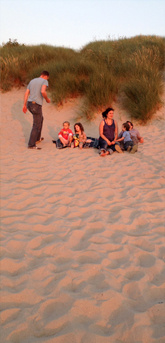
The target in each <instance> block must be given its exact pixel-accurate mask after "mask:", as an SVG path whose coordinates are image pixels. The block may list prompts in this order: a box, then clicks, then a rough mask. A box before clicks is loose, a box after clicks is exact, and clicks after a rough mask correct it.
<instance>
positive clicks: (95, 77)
mask: <svg viewBox="0 0 165 343" xmlns="http://www.w3.org/2000/svg"><path fill="white" fill-rule="evenodd" d="M0 59H1V64H0V65H1V89H2V90H3V91H8V90H10V89H11V88H12V87H13V86H18V87H20V86H22V85H26V84H27V83H28V82H29V81H30V80H31V79H32V78H33V77H38V76H39V74H40V72H41V71H42V70H48V71H49V73H50V80H49V85H50V87H49V89H50V92H51V98H52V101H53V102H54V103H55V104H59V103H63V101H64V100H66V99H68V98H71V97H77V96H83V97H84V104H83V107H82V109H81V111H82V112H83V114H84V115H86V116H87V117H88V118H89V119H92V116H93V114H94V113H95V112H96V111H98V110H102V109H104V108H105V107H106V106H110V105H111V103H112V101H115V100H116V99H117V96H120V99H121V100H122V105H123V108H124V109H126V110H127V112H128V114H129V115H130V117H132V118H136V119H138V120H139V121H141V122H143V123H145V122H147V120H148V119H150V118H151V117H152V114H153V113H154V112H155V110H156V109H157V108H159V107H160V106H161V94H162V92H163V78H162V75H163V71H164V63H165V39H164V38H161V37H156V36H137V37H134V38H130V39H119V40H116V41H110V40H106V41H96V42H92V43H89V44H87V45H86V46H84V47H83V49H81V50H80V51H74V50H72V49H68V48H60V47H53V46H48V45H39V46H25V45H20V44H18V43H17V41H14V42H11V41H9V42H8V43H6V44H5V45H4V46H3V47H0Z"/></svg>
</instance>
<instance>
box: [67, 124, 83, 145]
mask: <svg viewBox="0 0 165 343" xmlns="http://www.w3.org/2000/svg"><path fill="white" fill-rule="evenodd" d="M74 131H75V135H73V142H72V143H71V148H76V147H77V146H79V148H80V149H82V148H83V146H84V144H85V143H86V142H87V136H86V134H85V132H84V127H83V125H82V124H81V123H76V124H75V125H74Z"/></svg>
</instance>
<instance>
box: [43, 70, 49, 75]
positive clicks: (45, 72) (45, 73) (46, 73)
mask: <svg viewBox="0 0 165 343" xmlns="http://www.w3.org/2000/svg"><path fill="white" fill-rule="evenodd" d="M41 75H43V76H49V72H48V71H46V70H43V71H42V73H41Z"/></svg>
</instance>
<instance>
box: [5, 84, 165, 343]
mask: <svg viewBox="0 0 165 343" xmlns="http://www.w3.org/2000/svg"><path fill="white" fill-rule="evenodd" d="M23 94H24V89H21V90H19V91H18V90H13V91H11V92H9V93H5V94H1V163H2V167H1V217H2V222H1V223H2V224H1V226H2V230H1V241H2V248H1V289H2V291H1V304H0V310H1V312H0V314H1V343H5V342H6V343H8V342H11V343H42V342H44V343H164V342H165V327H164V325H163V324H164V318H165V265H164V258H165V247H164V234H165V229H164V222H165V221H164V219H165V218H164V214H165V212H164V205H165V203H164V193H165V192H164V188H163V187H164V184H165V183H164V169H163V167H164V145H163V144H164V142H163V137H164V132H165V130H164V129H165V125H164V120H163V119H162V118H159V115H161V116H162V113H163V109H162V110H161V112H160V113H157V114H156V116H155V119H154V120H153V121H152V122H151V123H149V124H148V125H147V126H142V127H138V126H136V127H137V128H138V129H139V131H140V133H141V135H142V136H143V137H144V144H143V145H142V144H141V145H139V150H138V152H137V153H136V154H134V155H130V154H128V153H124V154H118V153H114V154H113V155H112V156H108V157H105V158H101V157H99V155H98V151H97V150H94V149H88V150H82V151H80V150H79V149H78V148H77V149H73V150H72V149H64V150H57V149H56V148H55V145H54V144H53V143H52V139H56V138H57V133H58V131H59V130H60V128H61V123H62V122H63V121H64V120H65V119H67V120H70V122H71V128H72V129H73V124H74V122H75V121H76V111H77V108H78V105H79V100H76V101H72V102H69V103H68V104H66V105H65V106H64V107H63V108H60V109H59V110H57V109H55V107H54V106H53V105H51V104H45V103H44V118H45V119H44V127H43V136H44V138H45V140H44V141H43V142H42V143H41V145H40V146H41V147H42V148H43V149H42V150H40V151H34V150H28V149H27V142H28V138H29V134H30V130H31V124H32V116H31V114H29V113H28V114H26V115H25V114H23V113H22V103H23ZM125 118H126V115H125V114H124V113H123V112H122V111H121V110H120V109H119V108H116V110H115V119H116V120H117V121H118V124H119V128H121V124H122V122H123V121H124V120H125ZM100 120H101V114H100V116H99V115H98V118H97V119H95V121H94V122H93V123H92V124H89V123H87V122H85V121H83V120H82V123H83V124H84V127H85V131H86V133H87V135H93V136H94V137H98V125H99V122H100Z"/></svg>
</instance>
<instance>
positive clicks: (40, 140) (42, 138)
mask: <svg viewBox="0 0 165 343" xmlns="http://www.w3.org/2000/svg"><path fill="white" fill-rule="evenodd" d="M43 140H44V137H41V138H40V139H39V141H37V142H36V144H37V143H41V142H42V141H43Z"/></svg>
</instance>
